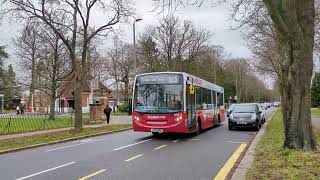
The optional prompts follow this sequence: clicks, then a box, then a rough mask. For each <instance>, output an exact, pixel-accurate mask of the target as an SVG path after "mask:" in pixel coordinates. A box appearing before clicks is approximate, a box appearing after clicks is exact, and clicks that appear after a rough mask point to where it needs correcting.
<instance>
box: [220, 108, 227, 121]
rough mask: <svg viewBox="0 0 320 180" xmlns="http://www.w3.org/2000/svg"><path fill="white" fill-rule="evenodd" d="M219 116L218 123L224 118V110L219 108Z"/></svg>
mask: <svg viewBox="0 0 320 180" xmlns="http://www.w3.org/2000/svg"><path fill="white" fill-rule="evenodd" d="M219 116H220V123H222V122H224V121H225V119H226V110H225V109H220V110H219Z"/></svg>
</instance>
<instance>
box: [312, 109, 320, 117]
mask: <svg viewBox="0 0 320 180" xmlns="http://www.w3.org/2000/svg"><path fill="white" fill-rule="evenodd" d="M311 115H312V117H316V118H320V109H319V108H311Z"/></svg>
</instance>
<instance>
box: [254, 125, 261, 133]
mask: <svg viewBox="0 0 320 180" xmlns="http://www.w3.org/2000/svg"><path fill="white" fill-rule="evenodd" d="M260 128H261V123H258V124H257V125H256V127H255V129H256V131H259V130H260Z"/></svg>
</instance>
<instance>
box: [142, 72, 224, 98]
mask: <svg viewBox="0 0 320 180" xmlns="http://www.w3.org/2000/svg"><path fill="white" fill-rule="evenodd" d="M151 74H181V75H183V77H184V78H185V80H187V82H188V81H189V83H190V82H193V85H195V86H199V87H203V88H207V89H211V90H214V91H217V92H219V93H224V88H223V87H221V86H218V85H216V84H213V83H210V82H208V81H206V80H203V79H201V78H198V77H196V76H193V75H191V74H188V73H185V72H171V71H164V72H151V73H143V74H138V75H137V76H136V78H137V77H138V76H143V75H151Z"/></svg>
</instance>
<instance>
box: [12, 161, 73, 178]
mask: <svg viewBox="0 0 320 180" xmlns="http://www.w3.org/2000/svg"><path fill="white" fill-rule="evenodd" d="M74 163H75V162H70V163H67V164H63V165H60V166H56V167H53V168H51V169H47V170H44V171H41V172H38V173H35V174H31V175H29V176H24V177H21V178H19V179H16V180H23V179H28V178H31V177H33V176H37V175H39V174H43V173H46V172H49V171H53V170H56V169H59V168H62V167H65V166H69V165H71V164H74Z"/></svg>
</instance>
